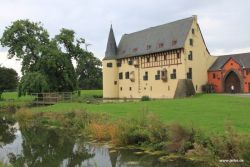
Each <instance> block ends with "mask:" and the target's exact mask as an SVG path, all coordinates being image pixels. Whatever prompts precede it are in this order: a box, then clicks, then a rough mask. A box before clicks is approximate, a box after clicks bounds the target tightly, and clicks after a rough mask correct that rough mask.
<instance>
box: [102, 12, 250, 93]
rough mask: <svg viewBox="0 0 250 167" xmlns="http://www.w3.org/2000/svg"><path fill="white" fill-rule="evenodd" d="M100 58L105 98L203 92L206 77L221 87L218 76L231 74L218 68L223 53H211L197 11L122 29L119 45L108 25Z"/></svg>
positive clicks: (222, 85)
mask: <svg viewBox="0 0 250 167" xmlns="http://www.w3.org/2000/svg"><path fill="white" fill-rule="evenodd" d="M223 57H227V56H223ZM229 57H230V56H229ZM249 60H250V59H249ZM229 61H233V62H234V63H235V68H237V67H236V65H241V66H242V64H240V62H238V61H239V60H238V59H235V58H232V59H230V60H229ZM229 61H226V62H229ZM102 62H103V96H104V98H141V97H143V96H149V97H150V98H179V97H186V96H190V95H193V94H195V93H196V92H201V91H202V86H203V85H205V84H207V83H210V84H214V85H215V90H216V91H217V92H223V91H225V89H224V87H228V86H227V84H224V83H221V82H218V81H217V80H216V79H217V78H223V77H224V78H223V79H224V80H226V81H227V80H230V79H228V78H233V75H234V73H232V75H231V73H230V76H231V77H226V78H225V75H226V73H223V74H222V73H221V68H223V67H224V66H222V65H224V64H225V63H224V64H223V62H224V58H223V61H222V60H220V58H218V57H215V56H211V55H210V53H209V51H208V49H207V47H206V44H205V41H204V38H203V36H202V33H201V30H200V27H199V24H198V22H197V16H192V17H189V18H186V19H182V20H178V21H174V22H171V23H168V24H164V25H160V26H156V27H151V28H148V29H145V30H142V31H138V32H134V33H130V34H124V35H123V36H122V38H121V40H120V42H119V44H118V46H117V44H116V41H115V36H114V32H113V28H112V26H111V28H110V32H109V37H108V43H107V48H106V52H105V57H104V59H103V61H102ZM229 63H231V62H229ZM249 65H250V63H249ZM225 68H226V67H225ZM235 74H237V75H238V73H236V70H235ZM214 77H215V78H214ZM242 77H244V76H242ZM241 79H242V78H240V77H239V80H241ZM232 80H234V79H231V80H230V82H233V81H232ZM223 82H225V81H223ZM228 82H229V81H228ZM240 83H241V84H242V85H240V89H241V90H243V89H244V90H245V89H247V88H246V87H245V85H244V86H243V80H242V81H240ZM230 84H232V83H228V85H230ZM238 87H239V86H238V85H237V86H236V88H237V90H238Z"/></svg>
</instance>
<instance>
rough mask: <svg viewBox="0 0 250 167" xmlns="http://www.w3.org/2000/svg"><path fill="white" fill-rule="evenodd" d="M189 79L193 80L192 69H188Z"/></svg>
mask: <svg viewBox="0 0 250 167" xmlns="http://www.w3.org/2000/svg"><path fill="white" fill-rule="evenodd" d="M187 79H192V68H189V69H188V73H187Z"/></svg>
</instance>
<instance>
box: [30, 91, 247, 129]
mask: <svg viewBox="0 0 250 167" xmlns="http://www.w3.org/2000/svg"><path fill="white" fill-rule="evenodd" d="M84 92H85V91H83V92H82V95H83V94H84ZM96 93H99V95H100V93H101V92H100V91H96V92H92V91H88V92H87V94H92V95H93V94H96ZM72 110H86V111H90V112H98V113H108V114H109V115H110V116H111V117H112V118H113V119H119V118H126V117H128V116H137V114H138V112H137V111H140V110H148V111H149V112H152V113H154V114H155V115H156V116H158V117H159V118H160V119H161V121H163V122H164V123H166V124H173V123H180V124H182V125H184V126H189V127H196V128H198V129H200V130H202V131H205V132H207V133H215V134H216V133H222V132H224V127H225V124H227V123H228V122H230V123H231V124H232V125H233V126H234V127H235V129H236V131H237V132H239V133H243V134H249V133H250V121H249V118H250V98H242V97H234V96H225V95H219V94H198V95H196V96H194V97H191V98H185V99H177V100H172V99H171V100H151V101H139V102H123V103H118V102H114V103H99V104H87V103H77V102H74V103H58V104H56V105H53V106H45V107H39V108H32V111H34V112H68V111H72Z"/></svg>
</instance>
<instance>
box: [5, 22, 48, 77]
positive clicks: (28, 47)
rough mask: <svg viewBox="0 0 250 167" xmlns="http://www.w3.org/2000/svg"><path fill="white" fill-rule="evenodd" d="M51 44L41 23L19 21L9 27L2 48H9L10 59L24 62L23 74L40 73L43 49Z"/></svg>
mask: <svg viewBox="0 0 250 167" xmlns="http://www.w3.org/2000/svg"><path fill="white" fill-rule="evenodd" d="M48 43H49V34H48V32H47V31H46V30H45V29H44V28H43V27H42V26H41V23H33V22H30V21H29V20H17V21H15V22H13V23H12V25H11V26H9V27H7V28H6V30H5V31H4V33H3V36H2V38H1V44H2V46H5V47H8V48H9V50H8V53H9V58H13V57H14V56H16V57H17V58H19V59H21V60H22V74H23V75H24V74H25V73H26V72H34V71H38V70H39V69H38V62H39V59H40V57H41V56H42V54H43V53H42V52H43V49H44V48H45V47H46V45H47V44H48Z"/></svg>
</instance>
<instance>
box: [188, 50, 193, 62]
mask: <svg viewBox="0 0 250 167" xmlns="http://www.w3.org/2000/svg"><path fill="white" fill-rule="evenodd" d="M188 60H193V52H192V51H189V55H188Z"/></svg>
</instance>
